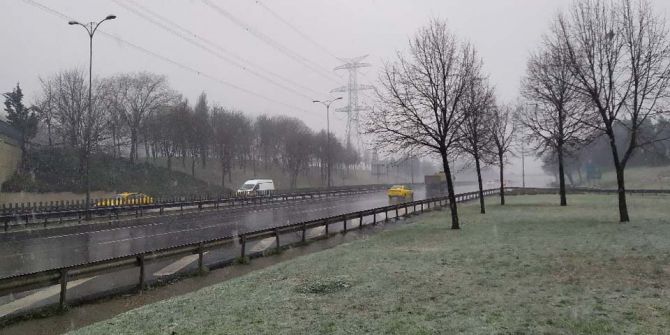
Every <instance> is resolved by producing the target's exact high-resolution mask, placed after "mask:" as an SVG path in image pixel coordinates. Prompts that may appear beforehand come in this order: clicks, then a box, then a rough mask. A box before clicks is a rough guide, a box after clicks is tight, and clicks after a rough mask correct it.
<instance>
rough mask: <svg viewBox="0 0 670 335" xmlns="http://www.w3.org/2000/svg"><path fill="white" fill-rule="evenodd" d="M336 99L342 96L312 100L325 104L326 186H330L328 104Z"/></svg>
mask: <svg viewBox="0 0 670 335" xmlns="http://www.w3.org/2000/svg"><path fill="white" fill-rule="evenodd" d="M337 100H342V97H337V98H334V99H330V100H325V101H320V100H312V103H320V104H322V105H324V106H326V138H327V139H326V164H327V165H328V167H327V172H326V173H327V174H328V177H327V178H328V188H330V187H331V179H330V104H332V103H333V102H335V101H337Z"/></svg>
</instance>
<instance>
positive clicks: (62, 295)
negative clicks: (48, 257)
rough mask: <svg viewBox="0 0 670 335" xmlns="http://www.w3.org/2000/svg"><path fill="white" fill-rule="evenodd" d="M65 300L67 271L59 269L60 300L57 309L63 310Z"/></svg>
mask: <svg viewBox="0 0 670 335" xmlns="http://www.w3.org/2000/svg"><path fill="white" fill-rule="evenodd" d="M66 299H67V269H60V299H59V301H58V308H59V309H60V310H61V311H64V310H65V307H66V305H65V304H66Z"/></svg>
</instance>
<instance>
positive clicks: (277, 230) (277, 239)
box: [275, 228, 280, 251]
mask: <svg viewBox="0 0 670 335" xmlns="http://www.w3.org/2000/svg"><path fill="white" fill-rule="evenodd" d="M275 245H276V248H277V251H279V246H280V245H279V229H277V228H275Z"/></svg>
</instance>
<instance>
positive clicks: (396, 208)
mask: <svg viewBox="0 0 670 335" xmlns="http://www.w3.org/2000/svg"><path fill="white" fill-rule="evenodd" d="M398 207H400V206H399V205H395V219H396V220H398V219H399V216H398Z"/></svg>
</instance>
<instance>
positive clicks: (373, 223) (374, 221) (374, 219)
mask: <svg viewBox="0 0 670 335" xmlns="http://www.w3.org/2000/svg"><path fill="white" fill-rule="evenodd" d="M372 225H373V226H376V225H377V212H375V211H373V212H372Z"/></svg>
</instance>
